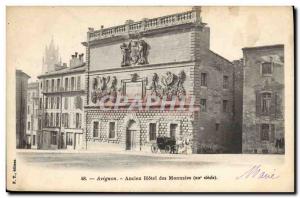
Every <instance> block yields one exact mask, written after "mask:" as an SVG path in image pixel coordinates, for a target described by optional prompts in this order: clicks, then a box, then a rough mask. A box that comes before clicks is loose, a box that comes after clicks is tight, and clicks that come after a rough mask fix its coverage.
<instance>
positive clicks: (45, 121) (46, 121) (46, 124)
mask: <svg viewBox="0 0 300 198" xmlns="http://www.w3.org/2000/svg"><path fill="white" fill-rule="evenodd" d="M44 123H45V126H46V127H47V126H48V125H49V115H48V113H45V120H44Z"/></svg>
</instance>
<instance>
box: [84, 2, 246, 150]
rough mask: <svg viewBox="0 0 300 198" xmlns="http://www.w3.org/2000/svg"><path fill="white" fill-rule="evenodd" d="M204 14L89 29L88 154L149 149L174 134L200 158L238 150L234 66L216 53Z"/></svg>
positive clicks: (197, 13) (198, 11) (129, 21)
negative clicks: (91, 152) (112, 150)
mask: <svg viewBox="0 0 300 198" xmlns="http://www.w3.org/2000/svg"><path fill="white" fill-rule="evenodd" d="M200 13H201V10H200V9H199V8H197V7H195V8H193V9H192V10H191V11H187V12H183V13H177V14H174V15H168V16H163V17H159V18H153V19H143V20H142V21H137V22H134V21H132V20H127V21H126V23H125V24H123V25H119V26H115V27H110V28H101V29H99V30H94V29H93V28H89V31H88V32H87V40H86V41H85V42H83V45H84V46H86V63H87V75H86V82H87V83H86V90H87V93H86V101H85V111H84V114H85V116H84V117H85V118H86V120H85V123H84V125H85V127H86V136H84V137H85V140H84V142H85V143H86V148H87V149H88V150H91V149H114V150H142V151H146V152H147V151H149V152H150V148H151V145H152V143H154V142H155V141H156V138H157V137H159V136H168V137H173V138H175V139H176V140H178V141H183V142H185V143H186V144H188V145H189V147H190V150H191V151H192V152H193V153H208V152H211V153H216V152H237V151H236V150H235V149H233V148H234V146H233V144H235V139H236V137H235V135H236V133H239V131H233V130H234V129H235V128H236V127H235V126H236V124H237V123H236V119H235V116H236V117H241V115H239V114H238V113H235V112H234V110H235V107H234V105H235V103H234V89H235V88H234V75H233V74H234V66H233V64H232V63H231V62H230V61H228V60H227V59H225V58H223V57H222V56H220V55H218V54H216V53H214V52H213V51H211V50H210V28H209V27H208V26H207V25H206V24H205V23H203V22H202V19H201V16H200ZM149 98H150V100H149ZM240 136H241V135H240Z"/></svg>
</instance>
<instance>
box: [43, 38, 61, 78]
mask: <svg viewBox="0 0 300 198" xmlns="http://www.w3.org/2000/svg"><path fill="white" fill-rule="evenodd" d="M60 64H61V58H60V57H59V49H58V46H55V44H54V40H53V37H52V38H51V42H50V44H49V45H46V47H45V54H44V57H43V71H42V72H43V73H47V72H51V71H54V70H55V65H60Z"/></svg>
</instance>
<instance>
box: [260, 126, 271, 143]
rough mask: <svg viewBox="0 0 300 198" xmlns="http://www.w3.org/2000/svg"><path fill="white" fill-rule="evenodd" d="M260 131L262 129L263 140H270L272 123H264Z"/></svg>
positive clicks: (261, 137) (261, 136)
mask: <svg viewBox="0 0 300 198" xmlns="http://www.w3.org/2000/svg"><path fill="white" fill-rule="evenodd" d="M260 131H261V132H260V139H261V140H262V141H268V140H269V131H270V125H269V124H262V125H261V130H260Z"/></svg>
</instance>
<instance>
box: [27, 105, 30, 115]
mask: <svg viewBox="0 0 300 198" xmlns="http://www.w3.org/2000/svg"><path fill="white" fill-rule="evenodd" d="M27 114H30V106H29V105H28V106H27Z"/></svg>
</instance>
